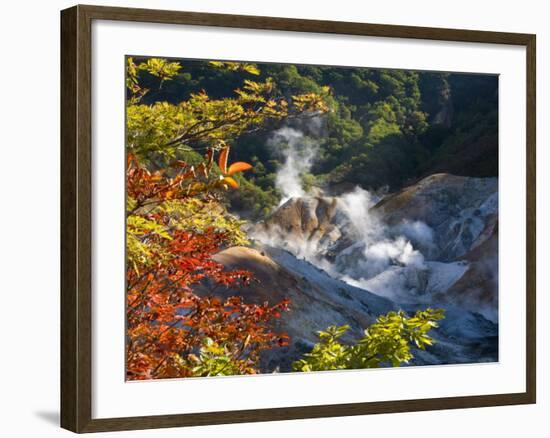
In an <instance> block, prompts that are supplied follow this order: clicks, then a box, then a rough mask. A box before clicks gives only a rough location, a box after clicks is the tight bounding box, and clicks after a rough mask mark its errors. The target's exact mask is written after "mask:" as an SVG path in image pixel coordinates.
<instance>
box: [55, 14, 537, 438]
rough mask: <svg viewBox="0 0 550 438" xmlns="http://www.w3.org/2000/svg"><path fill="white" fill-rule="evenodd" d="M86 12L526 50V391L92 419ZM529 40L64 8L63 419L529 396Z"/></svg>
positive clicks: (273, 416) (172, 421)
mask: <svg viewBox="0 0 550 438" xmlns="http://www.w3.org/2000/svg"><path fill="white" fill-rule="evenodd" d="M92 20H119V21H139V22H149V23H166V24H186V25H198V26H222V27H233V28H248V29H264V30H280V31H296V32H316V33H328V34H347V35H364V36H375V37H387V38H414V39H426V40H440V41H459V42H472V43H491V44H512V45H520V46H525V47H526V49H527V65H526V69H527V92H526V101H527V138H526V144H527V210H526V216H527V248H526V250H527V285H526V291H527V297H526V298H527V319H526V328H527V351H526V359H527V360H526V363H527V369H526V375H527V379H526V388H527V390H526V392H524V393H517V394H499V395H482V396H471V397H447V398H435V399H420V400H401V401H399V400H398V401H385V402H369V403H352V404H337V405H324V406H302V407H290V408H276V409H257V410H244V411H224V412H208V413H199V414H179V415H161V416H145V417H128V418H107V419H103V418H102V419H92V361H91V355H92V287H91V278H92V269H91V261H92V258H91V253H92V246H91V244H92V219H91V213H92V183H91V182H92V180H91V177H92V156H91V154H92V152H91V151H92V148H91V134H92V132H91V110H92V109H91V68H92V65H91V23H92ZM535 59H536V38H535V35H531V34H518V33H504V32H487V31H477V30H463V29H440V28H428V27H411V26H396V25H382V24H364V23H349V22H333V21H319V20H301V19H291V18H274V17H255V16H239V15H226V14H205V13H196V12H177V11H161V10H146V9H129V8H111V7H100V6H75V7H72V8H70V9H66V10H64V11H62V12H61V426H62V427H64V428H65V429H68V430H71V431H74V432H79V433H81V432H99V431H110V430H129V429H150V428H161V427H176V426H193V425H206V424H223V423H240V422H256V421H275V420H289V419H303V418H318V417H336V416H349V415H365V414H381V413H393V412H410V411H424V410H439V409H458V408H474V407H484V406H499V405H514V404H528V403H535V401H536V315H535V312H536V284H535V274H536V271H535V269H536V268H535V265H536V242H535V238H536V223H535V221H536V195H535V193H536V192H535V191H536V153H535V137H536V125H535V123H536V120H535V112H536V97H535V93H536V73H535V65H536V64H535Z"/></svg>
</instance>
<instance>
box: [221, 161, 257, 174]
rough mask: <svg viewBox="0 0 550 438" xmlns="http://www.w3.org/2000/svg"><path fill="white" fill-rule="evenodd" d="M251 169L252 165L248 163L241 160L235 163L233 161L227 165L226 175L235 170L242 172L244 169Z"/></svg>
mask: <svg viewBox="0 0 550 438" xmlns="http://www.w3.org/2000/svg"><path fill="white" fill-rule="evenodd" d="M248 169H252V165H251V164H248V163H244V162H242V161H238V162H237V163H233V164H232V165H231V166H229V169H227V175H233V174H234V173H237V172H244V171H245V170H248Z"/></svg>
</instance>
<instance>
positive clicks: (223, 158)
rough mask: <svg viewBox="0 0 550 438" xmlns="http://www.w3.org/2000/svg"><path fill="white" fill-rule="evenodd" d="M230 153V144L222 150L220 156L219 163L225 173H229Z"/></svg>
mask: <svg viewBox="0 0 550 438" xmlns="http://www.w3.org/2000/svg"><path fill="white" fill-rule="evenodd" d="M228 155H229V146H226V147H224V148H223V149H222V151H221V152H220V157H219V158H218V165H219V166H220V169H221V171H222V173H223V174H224V175H225V174H226V173H227V156H228Z"/></svg>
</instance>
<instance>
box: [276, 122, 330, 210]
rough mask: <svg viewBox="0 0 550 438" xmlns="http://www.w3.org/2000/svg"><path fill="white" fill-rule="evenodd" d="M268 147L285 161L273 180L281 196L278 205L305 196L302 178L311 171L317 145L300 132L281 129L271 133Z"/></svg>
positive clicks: (291, 129)
mask: <svg viewBox="0 0 550 438" xmlns="http://www.w3.org/2000/svg"><path fill="white" fill-rule="evenodd" d="M313 120H315V119H313ZM312 123H313V122H312ZM268 146H269V147H270V148H271V149H272V150H273V151H274V152H275V154H276V155H278V156H279V157H283V158H284V160H285V161H284V163H283V165H282V166H281V168H280V169H278V170H277V174H276V178H275V186H276V187H277V189H279V191H280V192H281V194H282V195H283V198H282V200H281V203H280V205H282V204H284V203H285V202H286V201H287V200H289V199H290V198H297V197H303V196H305V191H304V189H303V187H302V176H303V175H304V174H306V173H308V172H309V171H310V170H311V166H312V165H313V161H314V159H315V157H316V155H317V153H318V152H319V147H318V145H317V143H316V142H315V141H313V140H312V139H310V138H309V137H305V136H304V134H303V133H302V132H301V131H298V130H296V129H293V128H289V127H283V128H281V129H279V130H277V131H275V132H274V133H273V135H272V137H271V138H270V139H269V140H268Z"/></svg>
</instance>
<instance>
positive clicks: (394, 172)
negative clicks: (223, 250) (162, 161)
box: [133, 59, 498, 218]
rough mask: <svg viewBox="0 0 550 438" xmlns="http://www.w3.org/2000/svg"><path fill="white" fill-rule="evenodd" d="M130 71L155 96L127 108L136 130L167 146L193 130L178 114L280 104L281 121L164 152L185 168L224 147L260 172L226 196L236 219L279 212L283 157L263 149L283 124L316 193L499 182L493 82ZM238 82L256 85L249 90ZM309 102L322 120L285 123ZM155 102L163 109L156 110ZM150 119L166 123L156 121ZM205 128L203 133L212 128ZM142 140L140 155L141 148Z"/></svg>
mask: <svg viewBox="0 0 550 438" xmlns="http://www.w3.org/2000/svg"><path fill="white" fill-rule="evenodd" d="M133 62H134V64H135V65H137V66H138V67H137V69H136V70H137V73H138V75H139V78H140V83H143V84H145V85H144V88H147V89H149V88H150V89H155V91H149V92H147V93H145V94H144V95H143V96H142V97H141V101H140V102H141V103H142V104H144V105H150V106H151V108H146V109H144V108H136V110H135V111H136V114H135V117H136V122H137V125H139V124H140V123H141V121H142V120H143V118H145V119H147V120H149V119H150V118H151V117H152V118H153V120H155V125H156V126H155V130H156V131H157V132H159V133H161V134H163V135H164V133H166V137H170V136H172V135H176V138H177V136H178V135H179V136H180V137H181V136H182V135H183V134H184V132H182V131H181V129H179V128H177V127H175V126H174V120H177V119H178V118H182V117H183V118H187V121H186V122H185V123H184V124H185V125H186V126H189V125H190V124H191V125H192V124H193V121H192V119H194V120H195V122H198V121H199V120H197V119H196V115H193V114H192V115H191V116H188V115H187V114H188V113H189V112H190V111H191V112H193V111H192V110H191V107H195V108H196V111H197V112H198V111H202V110H203V109H207V108H208V107H209V108H214V106H215V105H216V104H219V105H228V107H227V112H228V113H227V114H238V113H239V112H240V111H241V109H239V108H242V110H244V111H245V112H246V110H247V109H248V108H249V106H250V105H265V103H267V102H269V101H270V100H271V99H273V100H274V101H275V102H279V100H280V99H283V100H284V101H286V102H287V103H288V104H289V110H288V114H287V115H286V116H284V117H280V116H282V115H284V113H285V110H284V109H283V108H281V107H280V106H279V104H277V105H276V106H275V107H274V113H273V112H270V111H269V109H268V108H266V109H265V110H266V111H265V112H263V111H260V114H259V118H260V119H261V120H259V119H258V118H256V119H255V120H254V117H251V118H250V119H246V118H245V119H242V120H239V123H238V124H237V125H234V126H232V127H231V128H225V127H220V128H219V129H214V131H213V132H211V133H210V131H208V132H209V134H208V135H207V136H206V137H203V135H206V133H204V132H203V130H202V127H200V129H197V130H191V131H190V132H189V133H187V134H186V135H184V137H185V136H187V138H182V139H181V140H182V141H180V142H179V143H178V144H176V145H170V146H169V148H168V149H167V150H166V152H165V153H167V154H174V153H176V154H177V155H179V156H181V157H185V159H186V160H187V161H190V162H194V161H193V160H198V158H200V155H196V152H190V151H189V150H190V149H193V151H196V150H197V148H200V147H201V146H202V143H203V140H202V139H203V138H206V141H210V140H219V139H220V138H224V139H225V140H226V141H231V142H232V144H233V145H234V146H235V147H234V156H235V158H236V159H238V160H245V161H251V160H252V161H253V160H254V159H256V163H261V166H256V165H255V166H254V169H253V170H252V171H251V172H250V173H249V174H248V175H247V184H246V187H245V189H244V190H240V191H239V192H236V193H232V194H231V196H230V203H231V206H232V207H233V208H234V209H235V210H238V211H239V212H240V213H241V214H243V215H245V216H250V217H254V218H257V217H262V216H265V214H266V213H268V212H270V211H271V210H272V208H273V207H274V206H276V205H277V204H278V201H279V199H280V194H278V193H277V192H276V190H275V183H274V182H275V178H274V174H275V172H276V171H277V169H278V168H279V167H280V166H281V165H282V163H283V159H284V156H283V155H282V154H279V153H277V151H274V150H273V149H272V148H270V147H269V142H268V140H269V138H270V136H271V135H272V132H273V130H275V129H277V128H279V127H281V125H282V124H283V123H284V124H285V125H287V126H289V127H293V128H295V129H299V130H300V131H302V132H303V133H304V136H305V137H309V138H310V140H312V141H314V142H316V144H318V146H319V148H318V149H319V154H318V155H317V156H316V158H315V162H314V166H313V168H312V170H311V173H312V174H313V175H314V176H315V177H316V181H317V183H319V184H323V185H324V186H329V187H330V186H333V185H337V184H340V183H347V184H349V183H351V184H357V185H360V186H362V187H363V188H366V189H373V188H374V189H376V188H379V187H383V186H388V187H389V188H390V189H391V190H397V189H399V188H400V187H402V186H403V185H404V184H406V183H407V182H409V181H411V180H414V179H417V178H419V177H421V176H424V175H427V174H429V173H433V172H441V171H443V172H451V173H455V174H462V175H470V176H494V175H496V174H497V173H498V166H497V162H498V160H497V159H496V156H497V153H496V149H497V145H498V80H497V78H496V77H493V76H483V75H467V74H451V73H432V72H415V71H405V70H385V69H374V68H347V67H324V66H323V67H322V66H307V65H283V64H248V63H238V62H226V61H223V62H221V61H220V62H217V61H214V62H212V61H190V60H178V61H177V62H172V63H169V64H170V65H172V64H178V65H179V66H180V69H179V70H178V71H177V72H176V73H174V70H175V67H174V66H172V67H170V68H168V67H164V68H159V70H160V71H165V70H168V71H169V73H170V74H171V75H172V74H173V76H170V77H169V79H166V78H165V79H164V80H163V79H162V78H161V77H160V75H159V74H156V71H155V70H154V69H153V70H151V68H150V67H148V66H147V64H146V60H145V59H136V60H135V61H133ZM142 64H143V66H142ZM164 76H166V75H164ZM245 80H248V81H252V83H254V84H257V85H254V86H253V88H250V87H249V85H247V84H248V83H246V82H244V81H245ZM159 84H162V87H160V88H159ZM254 87H257V88H254ZM327 87H329V88H330V91H329V89H328V88H327ZM203 90H207V91H208V94H207V96H208V99H207V100H201V99H204V96H203ZM235 90H238V91H237V92H235ZM267 91H269V92H268V93H267V94H266V92H267ZM308 95H310V96H311V95H316V96H323V102H324V107H323V110H324V111H323V114H322V116H321V117H317V118H316V120H315V123H312V122H311V119H308V118H304V117H300V118H297V117H293V116H292V113H293V112H294V114H296V112H299V109H300V104H301V99H302V97H303V98H305V99H306V100H307V96H308ZM298 96H302V97H298ZM296 97H298V98H296ZM259 98H260V99H264V100H265V102H260V101H259V100H258V99H259ZM182 101H188V102H189V106H188V108H180V105H179V104H180V103H181V102H182ZM159 102H163V105H165V108H161V107H158V108H157V107H156V105H157V104H158V103H159ZM290 107H293V109H290ZM200 108H202V109H200ZM157 110H158V111H160V113H162V114H166V113H171V115H170V116H169V117H167V118H161V117H159V114H155V112H156V111H157ZM281 111H282V113H281ZM309 114H310V115H311V114H312V113H311V112H310V113H309ZM208 123H210V124H211V125H209V127H207V129H210V128H211V127H213V126H214V125H216V123H217V122H216V120H210V121H209V122H208ZM260 126H261V129H260ZM180 127H181V123H180ZM203 127H205V126H203ZM145 134H147V133H145ZM191 134H192V135H191ZM188 135H191V137H190V138H189V136H188ZM228 139H229V140H228ZM145 140H146V143H147V144H146V145H143V147H144V148H148V147H150V143H149V140H148V139H146V138H145ZM184 140H185V141H184ZM162 141H164V140H162ZM162 141H161V143H162ZM138 147H140V146H138ZM251 157H252V158H251ZM310 182H311V181H310Z"/></svg>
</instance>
